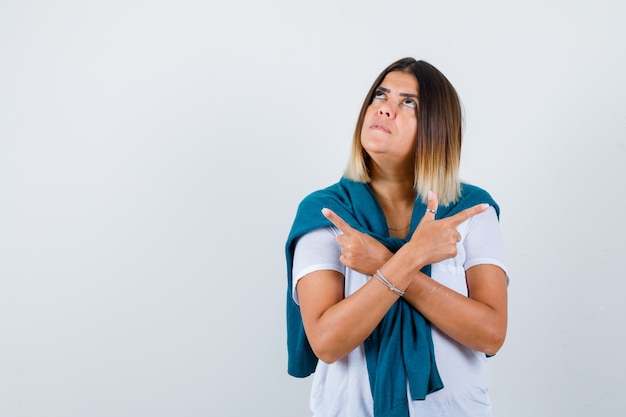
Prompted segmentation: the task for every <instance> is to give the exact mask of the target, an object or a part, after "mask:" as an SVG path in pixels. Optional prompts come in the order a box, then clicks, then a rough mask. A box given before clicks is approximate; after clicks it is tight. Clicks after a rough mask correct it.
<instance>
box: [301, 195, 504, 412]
mask: <svg viewBox="0 0 626 417" xmlns="http://www.w3.org/2000/svg"><path fill="white" fill-rule="evenodd" d="M458 230H459V233H460V234H461V237H462V238H461V241H460V242H459V244H458V245H457V256H456V257H455V258H452V259H446V260H445V261H442V262H438V263H436V264H433V265H432V270H431V276H432V279H434V280H436V281H438V282H439V283H441V284H443V285H445V286H447V287H449V288H451V289H453V290H455V291H457V292H459V293H461V294H463V295H465V296H467V282H466V278H465V271H466V270H467V269H469V268H471V267H472V266H475V265H479V264H493V265H497V266H499V267H500V268H502V269H503V270H504V271H505V272H506V268H505V258H504V244H503V240H502V235H501V232H500V226H499V224H498V219H497V216H496V212H495V210H494V208H493V207H490V208H489V209H488V210H486V211H485V212H483V213H480V214H478V215H476V216H474V217H472V218H470V219H469V220H467V221H465V222H463V223H462V224H461V225H459V227H458ZM339 233H340V231H339V230H338V229H337V228H335V227H326V228H322V229H316V230H313V231H312V232H310V233H307V234H306V235H304V236H302V237H301V238H300V239H299V240H298V242H297V244H296V248H295V253H294V260H293V277H294V279H293V298H294V300H295V302H296V303H297V302H298V293H297V291H296V285H297V283H298V280H299V279H300V278H302V277H303V276H305V275H307V274H309V273H311V272H314V271H319V270H333V271H338V272H340V273H341V274H343V275H344V277H345V296H346V297H348V296H349V295H351V294H352V293H354V292H355V291H357V290H358V289H359V288H361V286H363V285H364V284H365V283H366V282H367V280H368V279H370V277H369V276H365V275H363V274H360V273H358V272H356V271H353V270H351V269H348V268H346V267H345V266H344V265H343V264H341V262H339V256H340V251H339V245H338V244H337V242H336V241H335V238H336V237H337V235H338V234H339ZM507 279H508V278H507ZM432 337H433V345H434V348H435V358H436V361H437V368H438V369H439V374H440V375H441V379H442V380H443V383H444V388H443V389H442V390H440V391H437V392H434V393H432V394H429V395H428V396H427V397H426V399H425V400H423V401H412V400H409V414H410V416H429V417H437V416H441V417H443V416H450V417H452V416H454V417H463V416H471V417H478V416H485V417H486V416H491V403H490V400H489V395H488V390H489V384H488V375H487V363H486V361H487V360H488V359H487V358H486V356H485V354H484V353H482V352H478V351H475V350H472V349H470V348H467V347H465V346H463V345H461V344H459V343H457V342H455V341H454V340H452V339H450V338H449V337H448V336H446V335H445V334H443V333H442V332H440V331H439V330H438V329H437V328H436V327H435V326H433V327H432ZM407 398H408V392H407ZM311 410H312V411H313V415H314V416H315V417H335V416H349V417H369V416H372V415H373V400H372V393H371V390H370V386H369V379H368V373H367V364H366V361H365V350H364V347H363V345H360V346H359V347H357V348H356V349H355V350H353V351H352V352H350V353H349V354H348V355H347V356H345V357H344V358H342V359H340V360H338V361H336V362H334V363H332V364H326V363H324V362H322V361H319V362H318V365H317V368H316V370H315V375H314V379H313V388H312V392H311Z"/></svg>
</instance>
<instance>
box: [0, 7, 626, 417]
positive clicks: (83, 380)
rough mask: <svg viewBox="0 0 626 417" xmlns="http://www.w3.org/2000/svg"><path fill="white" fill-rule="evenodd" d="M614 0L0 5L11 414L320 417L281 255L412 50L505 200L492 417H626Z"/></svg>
mask: <svg viewBox="0 0 626 417" xmlns="http://www.w3.org/2000/svg"><path fill="white" fill-rule="evenodd" d="M625 20H626V3H624V2H622V1H619V0H614V1H610V0H605V1H602V0H599V1H577V0H575V1H571V0H570V1H564V0H563V1H557V0H552V1H545V0H541V1H540V0H527V1H516V2H503V1H496V0H493V1H488V0H481V1H463V0H456V1H408V0H404V1H401V0H394V1H386V2H381V1H363V0H349V1H330V0H327V1H315V2H313V1H310V2H299V1H291V0H268V1H263V2H261V1H253V0H244V1H229V2H219V3H218V2H210V1H209V2H207V1H200V0H178V1H173V0H172V1H147V0H146V1H138V0H123V1H122V0H109V1H91V2H89V1H78V0H77V1H26V0H2V2H0V416H3V417H5V416H6V417H22V416H23V417H35V416H37V417H39V416H46V417H79V416H80V417H83V416H90V417H97V416H116V417H126V416H151V417H158V416H185V417H187V416H189V417H191V416H274V417H280V416H307V415H309V413H308V411H307V410H308V391H309V387H310V379H304V380H299V379H295V378H292V377H289V376H287V374H286V349H285V325H284V302H285V293H286V282H285V281H286V278H285V264H284V257H283V245H284V241H285V238H286V236H287V233H288V230H289V227H290V224H291V221H292V219H293V216H294V214H295V209H296V206H297V204H298V202H299V201H300V199H301V198H302V197H304V196H305V195H306V194H308V193H309V192H311V191H313V190H315V189H318V188H321V187H324V186H326V185H329V184H331V183H333V182H335V181H336V180H337V179H338V178H339V176H340V175H341V173H342V171H343V168H344V166H345V163H346V162H347V154H348V149H349V143H350V139H351V134H352V130H353V127H354V124H355V121H356V117H357V112H358V109H359V106H360V104H361V101H362V99H363V97H364V95H365V93H366V92H367V89H368V88H369V86H370V84H371V82H372V81H373V80H374V78H375V77H376V75H377V74H378V73H379V72H380V71H381V70H382V69H383V68H384V67H386V66H387V65H388V64H389V63H391V62H392V61H395V60H396V59H398V58H401V57H404V56H413V57H416V58H421V59H425V60H427V61H429V62H430V63H432V64H433V65H435V66H436V67H438V68H439V69H440V70H441V71H443V72H444V74H446V75H447V76H448V78H449V79H450V80H451V81H452V83H453V84H454V85H455V86H456V88H457V90H458V92H459V94H460V96H461V99H462V101H463V104H464V107H465V111H466V135H465V139H464V151H463V160H462V176H463V179H464V180H466V181H468V182H471V183H474V184H477V185H479V186H482V187H483V188H486V189H487V190H488V191H490V192H491V194H492V195H493V196H494V198H495V199H496V200H497V201H498V202H499V203H500V205H501V208H502V218H501V224H502V229H503V232H504V235H505V240H506V243H507V254H508V265H509V268H510V277H511V284H510V287H509V289H510V328H509V334H508V339H507V342H506V344H505V346H504V348H503V349H502V350H501V351H500V353H499V354H498V355H497V356H496V357H495V358H493V359H492V360H491V361H490V362H491V371H492V385H493V389H492V399H493V402H494V407H495V412H496V414H497V415H499V416H507V417H518V416H567V417H576V416H590V415H597V416H600V415H602V416H618V415H623V412H624V410H625V409H626V397H624V395H623V392H624V390H626V376H625V375H626V361H624V359H623V352H624V342H625V341H626V335H625V333H626V332H625V331H624V319H626V303H625V302H624V301H623V299H624V293H625V290H626V285H625V283H624V278H625V274H624V263H623V256H624V253H623V252H624V249H625V244H624V241H623V238H624V233H625V231H626V227H625V226H626V225H625V221H624V209H625V208H626V207H625V203H624V191H625V188H624V184H623V182H624V179H625V178H626V168H625V167H626V162H625V157H626V105H625V104H624V103H625V100H626V99H625V97H626V82H624V74H626V58H625V57H626V53H625V51H626V25H625V24H624V21H625Z"/></svg>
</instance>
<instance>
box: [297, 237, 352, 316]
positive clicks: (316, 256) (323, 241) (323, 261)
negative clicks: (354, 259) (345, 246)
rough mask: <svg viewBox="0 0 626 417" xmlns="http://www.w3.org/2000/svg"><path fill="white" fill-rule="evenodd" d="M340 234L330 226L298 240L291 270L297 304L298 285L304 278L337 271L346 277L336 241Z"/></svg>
mask: <svg viewBox="0 0 626 417" xmlns="http://www.w3.org/2000/svg"><path fill="white" fill-rule="evenodd" d="M338 234H339V231H338V229H337V228H335V227H330V226H329V227H323V228H320V229H315V230H313V231H311V232H309V233H307V234H305V235H303V236H301V237H300V238H299V239H298V240H297V242H296V247H295V250H294V255H293V267H292V270H291V272H292V276H293V279H292V297H293V300H294V301H295V302H296V304H298V293H297V291H296V285H297V283H298V281H299V280H300V278H302V277H303V276H305V275H307V274H310V273H311V272H315V271H321V270H331V271H337V272H339V273H341V274H343V275H344V276H345V272H346V271H345V266H344V265H343V264H342V263H341V262H340V261H339V257H340V256H341V252H340V249H339V244H338V243H337V241H336V240H335V238H336V237H337V236H338Z"/></svg>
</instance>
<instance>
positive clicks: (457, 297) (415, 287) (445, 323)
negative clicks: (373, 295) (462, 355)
mask: <svg viewBox="0 0 626 417" xmlns="http://www.w3.org/2000/svg"><path fill="white" fill-rule="evenodd" d="M404 298H405V299H406V300H407V301H408V302H409V303H410V304H411V305H412V306H413V307H415V309H417V310H418V311H419V312H420V313H421V314H422V315H423V316H424V317H426V318H427V319H428V320H429V321H430V322H431V323H432V324H433V325H434V326H436V327H437V328H438V329H439V330H441V331H442V332H443V333H445V334H446V335H448V336H449V337H451V338H452V339H454V340H456V341H457V342H459V343H461V344H462V345H464V346H467V347H469V348H471V349H474V350H477V351H480V352H485V353H487V354H495V353H496V352H497V351H498V350H499V349H500V347H501V346H502V343H503V342H504V337H505V334H506V312H505V311H502V309H498V308H494V307H492V306H489V305H487V304H485V303H484V302H481V301H478V300H475V299H473V298H470V297H466V296H464V295H462V294H459V293H458V292H456V291H454V290H452V289H450V288H448V287H446V286H444V285H442V284H440V283H438V282H437V281H435V280H433V279H432V278H430V277H429V276H427V275H425V274H423V273H421V272H420V273H418V274H417V275H416V277H415V280H414V281H413V283H412V284H411V286H410V287H409V288H408V290H407V291H406V293H405V295H404Z"/></svg>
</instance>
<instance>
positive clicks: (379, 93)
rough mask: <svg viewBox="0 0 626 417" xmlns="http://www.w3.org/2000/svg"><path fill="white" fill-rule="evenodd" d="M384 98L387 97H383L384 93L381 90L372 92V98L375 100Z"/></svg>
mask: <svg viewBox="0 0 626 417" xmlns="http://www.w3.org/2000/svg"><path fill="white" fill-rule="evenodd" d="M385 97H387V96H386V95H385V93H384V92H383V91H382V90H376V91H374V98H376V99H384V98H385Z"/></svg>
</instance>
